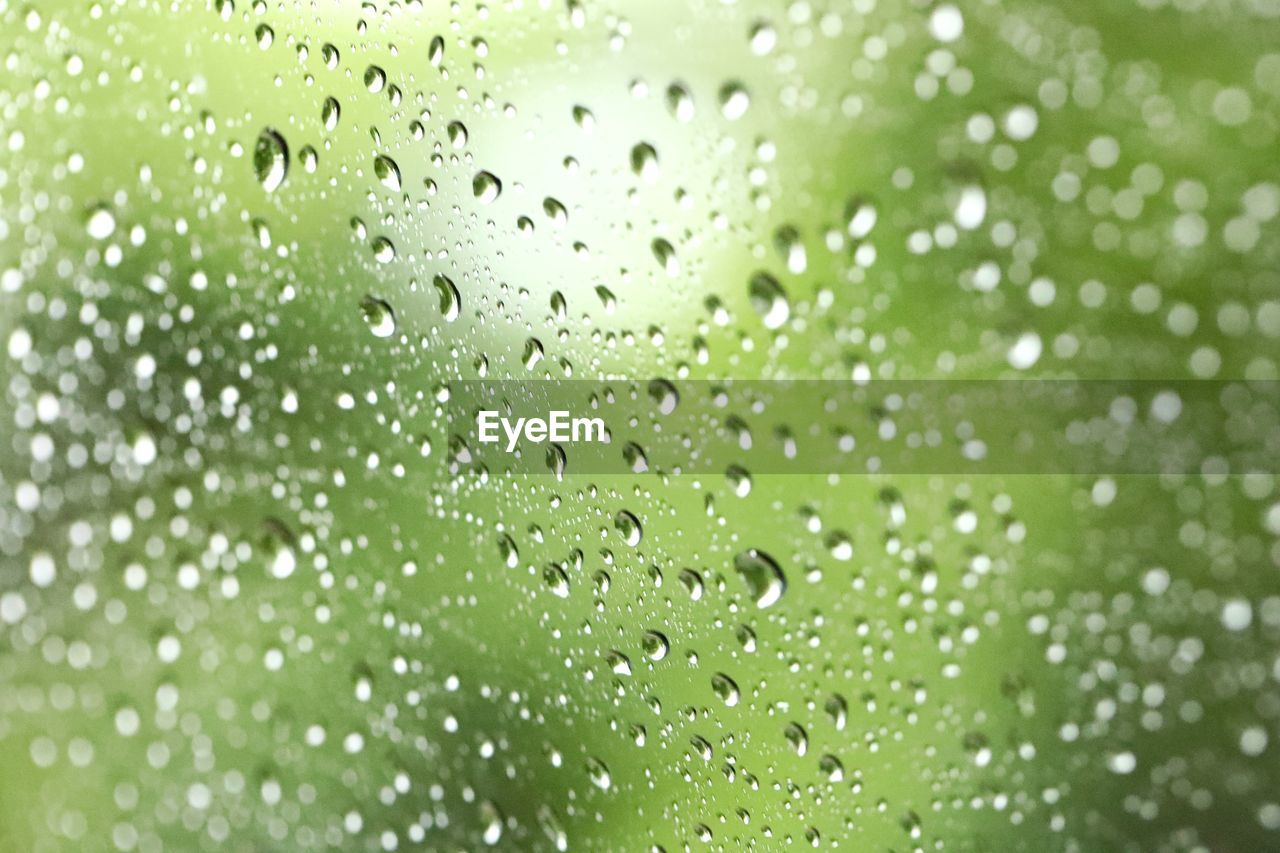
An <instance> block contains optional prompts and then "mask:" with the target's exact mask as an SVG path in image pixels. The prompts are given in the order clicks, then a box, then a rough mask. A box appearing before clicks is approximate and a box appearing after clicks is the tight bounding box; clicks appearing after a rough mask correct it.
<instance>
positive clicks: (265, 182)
mask: <svg viewBox="0 0 1280 853" xmlns="http://www.w3.org/2000/svg"><path fill="white" fill-rule="evenodd" d="M288 172H289V144H288V143H287V142H285V141H284V137H283V136H281V135H280V134H279V133H277V132H276V131H275V130H274V129H272V128H270V127H268V128H264V129H263V131H262V133H260V134H258V142H257V144H256V145H254V147H253V173H254V174H255V175H256V176H257V178H258V183H260V184H262V188H263V189H264V190H266V191H267V192H269V193H270V192H275V191H276V190H277V189H279V187H280V185H281V184H282V183H284V179H285V176H286V175H287V174H288Z"/></svg>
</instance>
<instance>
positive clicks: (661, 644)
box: [640, 631, 671, 661]
mask: <svg viewBox="0 0 1280 853" xmlns="http://www.w3.org/2000/svg"><path fill="white" fill-rule="evenodd" d="M640 646H641V648H643V649H644V654H645V657H647V658H649V660H651V661H660V660H662V659H663V658H665V657H666V656H667V652H668V651H670V650H671V642H670V641H669V640H668V639H667V637H666V635H665V634H662V633H660V632H658V631H645V632H644V636H643V637H642V638H641V639H640Z"/></svg>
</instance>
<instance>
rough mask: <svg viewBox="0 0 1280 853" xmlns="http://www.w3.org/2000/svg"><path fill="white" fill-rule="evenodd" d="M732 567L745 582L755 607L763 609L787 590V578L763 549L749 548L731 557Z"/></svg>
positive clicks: (775, 601) (772, 603)
mask: <svg viewBox="0 0 1280 853" xmlns="http://www.w3.org/2000/svg"><path fill="white" fill-rule="evenodd" d="M733 568H734V570H735V571H737V573H738V574H739V575H741V576H742V579H743V580H744V581H745V582H746V584H747V592H748V593H749V594H750V596H751V598H752V600H753V601H755V603H756V607H759V608H761V609H764V608H766V607H771V606H773V605H774V604H777V603H778V599H780V598H782V595H783V593H785V592H786V591H787V578H786V576H785V575H784V574H783V573H782V569H781V568H780V567H779V566H778V563H777V561H776V560H774V559H773V557H771V556H770V555H769V554H767V553H765V552H764V551H760V550H757V549H755V548H751V549H749V550H746V551H743V552H742V553H741V554H739V555H738V556H736V557H734V558H733Z"/></svg>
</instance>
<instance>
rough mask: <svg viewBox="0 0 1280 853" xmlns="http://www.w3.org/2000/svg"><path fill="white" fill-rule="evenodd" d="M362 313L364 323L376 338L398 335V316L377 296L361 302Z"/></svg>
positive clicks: (367, 297)
mask: <svg viewBox="0 0 1280 853" xmlns="http://www.w3.org/2000/svg"><path fill="white" fill-rule="evenodd" d="M360 311H361V313H362V314H363V315H364V323H365V325H366V326H368V327H369V331H370V332H372V333H373V336H374V337H375V338H389V337H391V336H392V335H394V334H395V333H396V314H395V311H393V310H391V306H390V305H388V304H387V303H386V302H384V301H383V300H381V299H378V298H377V297H376V296H366V297H365V298H364V299H361V300H360Z"/></svg>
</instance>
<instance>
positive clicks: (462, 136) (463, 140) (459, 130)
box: [445, 121, 467, 148]
mask: <svg viewBox="0 0 1280 853" xmlns="http://www.w3.org/2000/svg"><path fill="white" fill-rule="evenodd" d="M445 133H447V134H448V136H449V143H450V144H451V145H453V147H454V148H461V147H462V146H464V145H466V144H467V126H466V125H465V124H463V123H462V122H460V121H451V122H449V125H448V127H446V128H445Z"/></svg>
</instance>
